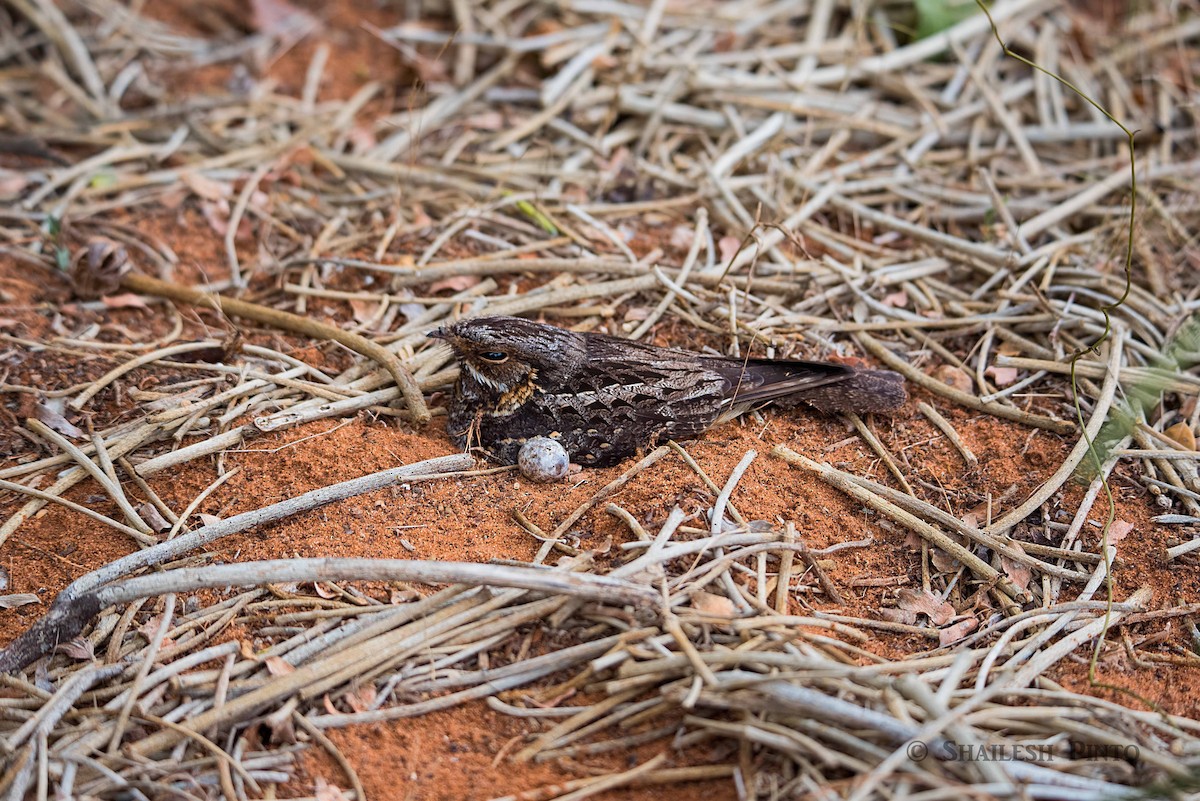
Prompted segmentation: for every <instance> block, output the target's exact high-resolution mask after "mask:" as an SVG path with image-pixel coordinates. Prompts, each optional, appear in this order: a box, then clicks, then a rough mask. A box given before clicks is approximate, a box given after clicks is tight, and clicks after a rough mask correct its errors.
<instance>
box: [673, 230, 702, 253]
mask: <svg viewBox="0 0 1200 801" xmlns="http://www.w3.org/2000/svg"><path fill="white" fill-rule="evenodd" d="M695 238H696V232H695V231H694V230H693V229H692V226H690V225H683V224H682V223H681V224H679V225H677V226H675V227H674V228H672V229H671V240H670V242H671V247H673V248H675V249H676V250H687V249H688V248H690V247H691V246H692V240H694V239H695Z"/></svg>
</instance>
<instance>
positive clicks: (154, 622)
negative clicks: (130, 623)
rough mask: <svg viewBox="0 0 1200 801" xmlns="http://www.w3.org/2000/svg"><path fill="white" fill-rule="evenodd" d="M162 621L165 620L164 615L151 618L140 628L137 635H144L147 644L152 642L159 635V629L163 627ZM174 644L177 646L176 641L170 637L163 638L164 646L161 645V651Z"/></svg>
mask: <svg viewBox="0 0 1200 801" xmlns="http://www.w3.org/2000/svg"><path fill="white" fill-rule="evenodd" d="M162 619H163V618H162V615H155V616H154V617H152V618H150V619H149V620H147V621H146V622H145V623H143V624H142V625H140V626H138V627H137V633H138V634H140V635H142V636H143V637H145V638H146V642H150V641H152V640H153V639H154V637H155V635H157V634H158V628H159V626H161V625H162ZM174 644H175V641H174V640H172V639H171V638H170V637H163V638H162V645H160V646H159V648H160V649H166V648H170V647H171V646H173V645H174Z"/></svg>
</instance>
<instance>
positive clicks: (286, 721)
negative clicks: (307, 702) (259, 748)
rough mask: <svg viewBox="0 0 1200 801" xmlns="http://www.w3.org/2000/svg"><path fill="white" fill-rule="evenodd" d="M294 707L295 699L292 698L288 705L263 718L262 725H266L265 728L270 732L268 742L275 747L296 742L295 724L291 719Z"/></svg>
mask: <svg viewBox="0 0 1200 801" xmlns="http://www.w3.org/2000/svg"><path fill="white" fill-rule="evenodd" d="M296 706H297V704H296V699H295V697H293V698H292V699H291V700H290V701H288V703H286V704H284V705H283V706H281V707H279V709H276V710H275V711H274V712H272V713H271V714H269V715H267V716H266V717H265V718H263V723H265V724H267V728H268V729H270V730H271V736H270V742H272V743H274V744H277V745H292V744H293V743H295V742H296V724H295V721H294V720H293V719H292V714H293V713H294V712H295V710H296Z"/></svg>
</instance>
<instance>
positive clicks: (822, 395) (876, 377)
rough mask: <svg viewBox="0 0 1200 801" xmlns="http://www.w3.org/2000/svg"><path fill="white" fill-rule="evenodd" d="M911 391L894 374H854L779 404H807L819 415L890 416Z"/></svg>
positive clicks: (811, 388)
mask: <svg viewBox="0 0 1200 801" xmlns="http://www.w3.org/2000/svg"><path fill="white" fill-rule="evenodd" d="M907 400H908V391H907V390H905V388H904V376H902V375H900V374H899V373H893V372H892V371H891V370H857V369H856V370H854V371H853V372H852V373H850V374H849V375H847V376H845V377H844V378H842V379H841V380H840V381H837V382H835V383H831V384H822V385H820V386H815V387H810V388H807V389H804V390H803V391H801V392H798V393H796V394H795V395H791V396H788V397H785V398H780V399H779V400H777V401H776V404H777V405H779V406H783V407H788V406H796V405H799V404H806V405H808V406H812V407H813V408H814V409H817V410H818V411H822V412H827V413H832V412H855V413H857V414H865V413H867V412H891V411H895V410H896V409H898V408H900V407H901V406H903V405H904V403H905V401H907Z"/></svg>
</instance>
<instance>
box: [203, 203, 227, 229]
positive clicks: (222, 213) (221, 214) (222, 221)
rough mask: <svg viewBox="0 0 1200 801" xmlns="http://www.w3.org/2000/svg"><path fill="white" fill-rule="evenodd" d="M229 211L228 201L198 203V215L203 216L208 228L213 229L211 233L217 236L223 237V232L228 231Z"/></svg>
mask: <svg viewBox="0 0 1200 801" xmlns="http://www.w3.org/2000/svg"><path fill="white" fill-rule="evenodd" d="M231 211H232V209H231V208H230V207H229V201H228V200H225V199H224V198H222V199H221V200H202V201H200V213H201V214H203V215H204V219H205V220H206V221H207V222H208V227H209V228H211V229H213V232H214V233H216V234H217V236H225V232H226V231H228V230H229V214H230V212H231Z"/></svg>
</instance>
